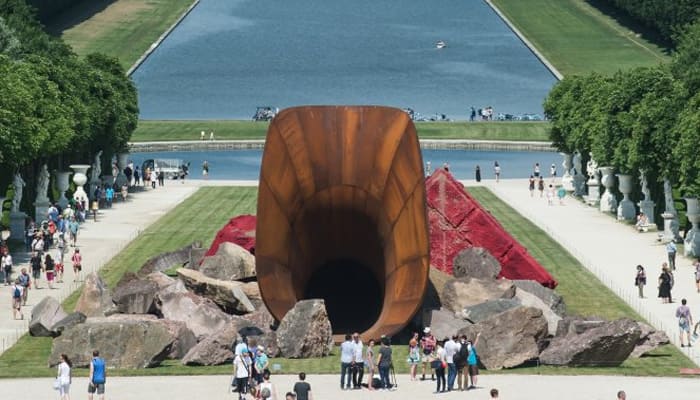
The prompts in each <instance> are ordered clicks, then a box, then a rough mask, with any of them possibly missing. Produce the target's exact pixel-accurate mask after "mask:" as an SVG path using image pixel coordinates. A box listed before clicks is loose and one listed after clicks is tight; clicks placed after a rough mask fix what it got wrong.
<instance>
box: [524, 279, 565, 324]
mask: <svg viewBox="0 0 700 400" xmlns="http://www.w3.org/2000/svg"><path fill="white" fill-rule="evenodd" d="M513 284H514V285H515V287H517V288H518V289H519V290H520V291H526V292H528V293H531V294H533V295H535V296H537V297H539V298H540V300H542V301H543V302H544V304H546V305H547V306H548V307H549V308H550V309H552V311H554V312H555V313H556V314H557V315H558V316H560V317H563V316H565V315H566V303H564V298H563V297H561V296H560V295H559V294H557V292H555V291H554V290H552V289H550V288H548V287H545V286H542V285H541V284H540V283H539V282H537V281H531V280H523V279H516V280H514V281H513Z"/></svg>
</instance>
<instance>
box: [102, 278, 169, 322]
mask: <svg viewBox="0 0 700 400" xmlns="http://www.w3.org/2000/svg"><path fill="white" fill-rule="evenodd" d="M157 292H158V285H156V284H155V283H154V282H152V281H150V280H147V279H122V281H120V282H119V283H118V284H117V287H116V288H114V292H113V294H112V301H113V302H114V304H115V305H116V306H117V310H118V311H119V312H120V313H124V314H148V313H151V312H154V311H155V304H154V301H155V297H156V293H157Z"/></svg>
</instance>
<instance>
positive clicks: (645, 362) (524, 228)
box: [468, 187, 693, 376]
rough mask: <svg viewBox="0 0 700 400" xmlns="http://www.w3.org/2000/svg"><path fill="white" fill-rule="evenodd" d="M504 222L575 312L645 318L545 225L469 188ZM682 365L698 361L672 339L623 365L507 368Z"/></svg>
mask: <svg viewBox="0 0 700 400" xmlns="http://www.w3.org/2000/svg"><path fill="white" fill-rule="evenodd" d="M468 191H469V194H471V195H472V196H474V198H476V199H477V200H478V201H479V202H480V203H481V204H483V205H484V207H486V209H488V211H489V212H491V214H492V215H493V216H494V217H495V218H496V219H497V220H498V222H500V223H501V225H503V227H504V228H505V229H506V230H507V231H508V232H509V233H510V234H511V235H513V237H514V238H515V239H517V240H518V241H519V242H520V243H521V244H522V245H523V246H525V247H526V248H527V249H528V251H529V252H530V254H532V256H533V257H535V259H536V260H537V261H539V262H540V264H542V266H544V267H545V268H546V269H547V271H549V273H551V274H552V276H554V279H556V280H557V281H558V282H559V285H558V286H557V292H558V293H559V294H561V295H562V296H563V297H564V300H565V301H566V306H567V311H568V312H569V313H570V314H580V315H597V316H602V317H605V318H611V319H613V318H622V317H629V318H633V319H635V320H640V321H641V320H643V318H642V317H641V316H639V314H637V313H636V312H635V311H634V310H633V309H632V308H631V307H630V306H629V305H627V303H625V302H624V301H623V300H622V299H620V298H619V297H617V296H616V295H615V294H614V293H613V292H612V291H611V290H610V289H608V288H607V287H606V286H605V285H603V283H602V282H600V281H599V280H598V278H596V277H595V276H594V275H593V274H592V273H590V272H589V271H588V270H587V269H586V268H585V267H584V266H583V265H581V263H579V261H578V260H577V259H576V258H575V257H574V256H572V255H571V254H570V253H569V252H568V251H566V249H564V248H563V247H562V246H561V245H560V244H559V243H557V242H556V241H554V240H553V239H552V238H550V237H549V235H547V234H546V233H545V232H544V231H543V230H541V229H540V228H538V227H537V226H535V224H533V223H532V222H530V221H529V220H527V219H526V218H524V217H523V216H521V215H520V214H519V213H518V212H517V211H515V210H513V209H512V208H511V207H510V206H508V205H507V204H506V203H504V202H503V201H501V200H500V199H499V198H498V197H497V196H496V195H494V194H493V192H491V191H490V190H489V189H487V188H483V187H473V188H468ZM680 368H693V363H692V361H690V360H689V359H688V358H687V357H686V356H685V355H683V353H681V352H680V350H678V349H677V348H676V347H675V346H673V345H666V346H663V347H661V348H659V349H657V350H656V351H654V352H653V354H652V356H651V357H643V358H638V359H634V360H632V359H631V360H628V361H625V362H624V363H623V364H622V366H621V367H618V368H576V369H571V368H553V367H538V368H517V369H514V370H509V371H507V372H522V371H525V370H530V371H531V372H532V373H542V374H553V373H557V374H559V373H565V374H566V373H567V372H565V371H568V373H569V374H614V375H618V374H633V375H667V376H673V375H678V370H679V369H680Z"/></svg>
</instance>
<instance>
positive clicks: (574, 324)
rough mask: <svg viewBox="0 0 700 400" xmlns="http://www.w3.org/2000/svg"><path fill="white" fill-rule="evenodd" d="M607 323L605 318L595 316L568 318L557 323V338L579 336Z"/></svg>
mask: <svg viewBox="0 0 700 400" xmlns="http://www.w3.org/2000/svg"><path fill="white" fill-rule="evenodd" d="M607 322H608V321H607V320H605V319H604V318H601V317H595V316H588V317H581V316H566V317H564V318H562V319H561V320H560V321H559V323H557V332H556V336H558V337H563V336H567V335H570V334H574V335H578V334H581V333H583V332H585V331H587V330H589V329H593V328H598V327H601V326H603V325H605V324H606V323H607Z"/></svg>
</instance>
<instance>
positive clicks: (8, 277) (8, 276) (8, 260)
mask: <svg viewBox="0 0 700 400" xmlns="http://www.w3.org/2000/svg"><path fill="white" fill-rule="evenodd" d="M3 253H4V254H3V256H2V263H0V266H2V270H3V272H4V273H5V285H11V284H12V255H11V254H10V250H8V249H7V248H5V249H4V250H3ZM698 287H699V288H700V286H698ZM699 291H700V290H699Z"/></svg>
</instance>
